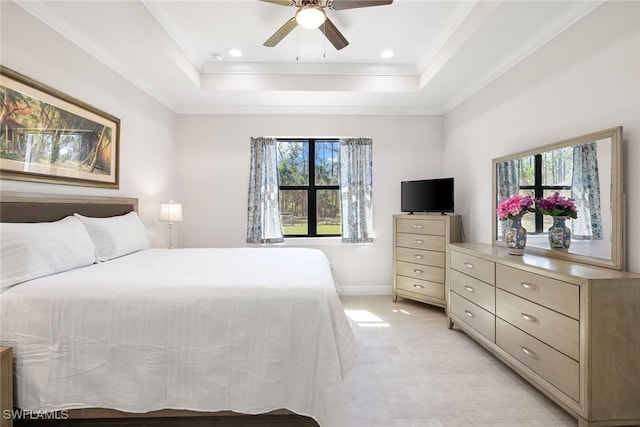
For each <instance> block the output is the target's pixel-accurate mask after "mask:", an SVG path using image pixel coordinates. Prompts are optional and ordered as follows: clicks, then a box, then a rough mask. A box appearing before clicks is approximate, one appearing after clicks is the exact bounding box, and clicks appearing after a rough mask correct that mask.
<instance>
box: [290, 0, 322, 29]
mask: <svg viewBox="0 0 640 427" xmlns="http://www.w3.org/2000/svg"><path fill="white" fill-rule="evenodd" d="M326 19H327V14H326V13H325V12H324V10H322V9H321V8H319V7H318V6H315V5H310V4H308V5H305V6H302V7H301V8H300V9H298V11H297V12H296V22H297V23H298V25H300V26H301V27H303V28H306V29H307V30H315V29H316V28H318V27H319V26H320V25H322V24H323V23H324V21H325V20H326Z"/></svg>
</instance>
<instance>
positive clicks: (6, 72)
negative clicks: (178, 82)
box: [0, 65, 120, 188]
mask: <svg viewBox="0 0 640 427" xmlns="http://www.w3.org/2000/svg"><path fill="white" fill-rule="evenodd" d="M119 154H120V119H118V118H116V117H114V116H112V115H110V114H108V113H105V112H104V111H101V110H99V109H97V108H95V107H92V106H90V105H88V104H86V103H84V102H82V101H80V100H78V99H76V98H73V97H71V96H69V95H66V94H64V93H62V92H59V91H57V90H55V89H53V88H51V87H49V86H46V85H44V84H42V83H39V82H37V81H35V80H33V79H31V78H29V77H26V76H24V75H22V74H20V73H18V72H16V71H13V70H11V69H9V68H7V67H4V66H2V65H0V178H2V179H13V180H20V181H36V182H45V183H53V184H66V185H81V186H89V187H102V188H118V187H119Z"/></svg>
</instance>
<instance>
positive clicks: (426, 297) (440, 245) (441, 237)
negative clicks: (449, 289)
mask: <svg viewBox="0 0 640 427" xmlns="http://www.w3.org/2000/svg"><path fill="white" fill-rule="evenodd" d="M461 218H462V217H461V216H460V215H456V214H450V215H440V214H438V215H427V214H415V215H394V216H393V300H394V301H396V300H397V298H398V295H400V296H402V297H405V298H409V299H413V300H416V301H422V302H426V303H428V304H432V305H437V306H439V307H445V306H446V290H445V277H446V274H447V268H446V267H447V261H446V258H447V247H448V245H449V243H451V242H460V241H461V225H462V224H461Z"/></svg>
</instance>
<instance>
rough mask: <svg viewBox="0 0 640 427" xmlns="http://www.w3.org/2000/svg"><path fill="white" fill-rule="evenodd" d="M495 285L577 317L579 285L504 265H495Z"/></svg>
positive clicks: (578, 310)
mask: <svg viewBox="0 0 640 427" xmlns="http://www.w3.org/2000/svg"><path fill="white" fill-rule="evenodd" d="M496 286H497V287H499V288H502V289H505V290H507V291H509V292H511V293H512V294H516V295H520V296H521V297H522V298H525V299H528V300H529V301H533V302H536V303H538V304H540V305H543V306H545V307H548V308H550V309H552V310H555V311H558V312H560V313H563V314H566V315H567V316H571V317H573V318H574V319H579V318H580V316H579V313H580V309H579V307H578V306H579V303H580V287H579V286H576V285H572V284H571V283H567V282H562V281H560V280H555V279H551V278H549V277H545V276H541V275H539V274H535V273H529V272H528V271H523V270H519V269H517V268H513V267H507V266H506V265H501V264H498V265H497V266H496Z"/></svg>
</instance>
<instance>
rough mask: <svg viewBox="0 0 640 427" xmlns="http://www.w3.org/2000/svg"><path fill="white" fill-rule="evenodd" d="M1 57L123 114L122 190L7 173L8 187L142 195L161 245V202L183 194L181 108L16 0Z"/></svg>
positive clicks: (8, 13)
mask: <svg viewBox="0 0 640 427" xmlns="http://www.w3.org/2000/svg"><path fill="white" fill-rule="evenodd" d="M0 7H1V8H2V9H1V15H2V16H1V19H2V21H1V26H0V35H1V37H0V39H1V42H0V55H1V56H0V63H2V65H4V66H6V67H9V68H11V69H13V70H15V71H17V72H19V73H22V74H24V75H26V76H28V77H31V78H33V79H35V80H37V81H39V82H41V83H44V84H46V85H49V86H51V87H53V88H55V89H57V90H59V91H61V92H63V93H66V94H68V95H70V96H73V97H75V98H78V99H80V100H82V101H84V102H86V103H88V104H90V105H92V106H94V107H96V108H98V109H101V110H103V111H106V112H108V113H110V114H112V115H114V116H116V117H118V118H120V120H121V134H120V189H119V190H106V189H98V188H91V187H76V186H68V185H51V184H40V183H27V182H21V181H10V180H0V187H1V189H2V191H21V192H35V193H59V194H82V195H102V196H123V197H138V198H139V208H140V217H141V219H142V220H143V222H144V223H145V225H146V226H147V229H149V230H150V237H151V242H152V244H154V245H166V244H168V232H167V226H166V224H164V223H158V221H157V219H158V212H159V206H160V202H162V201H164V200H168V199H169V198H171V197H175V196H176V184H175V182H176V167H175V151H176V147H175V140H176V135H175V133H176V115H175V113H173V112H172V111H171V110H169V109H167V108H165V107H164V106H162V105H161V104H160V103H158V102H157V101H155V100H154V99H153V98H151V97H150V96H148V95H147V94H146V93H144V92H142V91H141V90H140V89H138V88H137V87H135V86H133V85H132V84H131V83H129V82H128V81H126V80H125V79H123V78H122V77H120V76H119V75H118V74H116V73H115V72H113V71H112V70H111V69H109V68H108V67H107V66H105V65H104V64H102V63H100V62H98V61H96V60H95V59H93V58H92V57H91V56H90V55H88V54H87V53H86V52H84V51H83V50H81V49H80V48H78V47H77V46H76V45H75V44H73V43H71V42H69V41H68V40H67V39H65V38H63V37H62V36H60V35H59V34H58V33H56V32H54V31H52V30H51V29H49V27H47V26H45V25H44V24H42V23H41V22H40V21H38V20H37V19H36V18H34V17H32V16H31V15H29V14H27V13H26V12H24V11H23V10H22V9H21V8H20V7H18V6H16V5H15V4H14V3H11V2H0Z"/></svg>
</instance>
